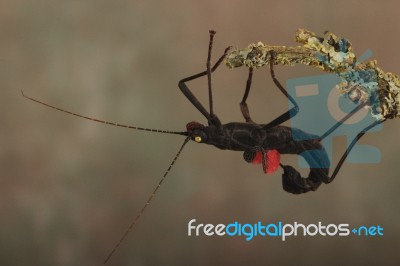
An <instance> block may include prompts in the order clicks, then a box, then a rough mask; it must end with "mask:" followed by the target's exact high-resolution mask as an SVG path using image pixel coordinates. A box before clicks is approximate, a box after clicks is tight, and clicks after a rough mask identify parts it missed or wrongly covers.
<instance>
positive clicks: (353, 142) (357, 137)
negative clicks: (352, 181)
mask: <svg viewBox="0 0 400 266" xmlns="http://www.w3.org/2000/svg"><path fill="white" fill-rule="evenodd" d="M385 121H386V120H380V121H375V122H374V123H372V124H371V125H369V126H367V127H366V128H364V129H363V130H361V131H360V133H358V134H357V136H356V137H355V138H354V139H353V141H352V142H351V143H350V145H349V147H348V148H347V150H346V151H345V152H344V154H343V155H342V158H340V160H339V162H338V164H337V165H336V168H335V170H334V171H333V174H332V177H331V178H330V179H329V183H330V182H332V181H333V179H335V177H336V175H337V174H338V172H339V170H340V168H341V167H342V164H343V163H344V160H346V158H347V155H349V153H350V151H351V149H353V147H354V145H356V143H357V141H358V140H359V139H360V138H361V137H362V136H364V134H365V133H366V132H367V131H368V130H370V129H372V128H373V127H375V126H377V125H379V124H381V123H383V122H385Z"/></svg>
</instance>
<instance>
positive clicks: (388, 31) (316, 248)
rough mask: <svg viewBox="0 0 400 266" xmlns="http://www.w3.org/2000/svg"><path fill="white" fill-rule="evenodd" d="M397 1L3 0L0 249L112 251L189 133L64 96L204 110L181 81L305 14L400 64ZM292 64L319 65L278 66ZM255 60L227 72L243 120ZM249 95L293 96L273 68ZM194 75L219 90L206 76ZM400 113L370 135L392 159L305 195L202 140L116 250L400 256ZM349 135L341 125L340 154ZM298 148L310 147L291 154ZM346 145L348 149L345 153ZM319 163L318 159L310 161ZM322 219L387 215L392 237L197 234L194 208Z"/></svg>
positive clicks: (272, 108) (153, 112) (13, 252)
mask: <svg viewBox="0 0 400 266" xmlns="http://www.w3.org/2000/svg"><path fill="white" fill-rule="evenodd" d="M399 7H400V5H399V4H398V3H397V1H384V2H382V1H381V2H379V1H372V0H368V1H332V0H330V1H240V2H239V1H197V2H194V1H189V2H188V1H175V0H171V1H164V2H163V1H158V2H154V1H123V0H116V1H98V0H96V1H24V0H23V1H6V0H2V1H0V101H1V104H0V109H1V112H0V113H1V116H0V124H1V126H0V137H1V145H0V169H1V179H0V265H99V264H101V263H102V262H103V260H104V258H105V257H106V255H107V253H108V252H109V251H110V249H111V248H112V246H113V245H114V244H115V243H116V241H117V240H118V239H119V237H120V236H121V234H122V233H123V231H124V230H125V229H126V227H127V226H128V224H129V223H130V221H131V220H132V218H133V217H134V216H135V215H136V213H137V212H138V211H139V210H140V208H141V207H142V205H143V204H144V202H145V201H146V200H147V198H148V196H149V194H150V193H151V191H152V190H153V188H154V186H155V185H156V183H157V182H158V181H159V179H160V178H161V176H162V174H163V173H164V171H165V170H166V168H167V167H168V165H169V163H170V162H171V160H172V158H173V156H174V155H175V153H176V152H177V150H178V148H179V146H180V145H181V143H182V141H183V138H182V137H180V136H170V135H157V134H152V133H147V132H138V131H132V130H127V129H122V128H116V127H110V126H107V125H102V124H98V123H94V122H90V121H85V120H83V119H79V118H76V117H72V116H68V115H66V114H63V113H61V112H57V111H55V110H51V109H48V108H45V107H43V106H41V105H38V104H35V103H33V102H31V101H28V100H26V99H24V98H23V97H22V96H21V93H20V90H21V89H23V90H24V92H25V93H26V94H28V95H30V96H32V97H35V98H38V99H42V100H43V101H46V102H49V103H52V104H54V105H57V106H59V107H62V108H65V109H68V110H71V111H75V112H78V113H81V114H85V115H90V116H93V117H97V118H102V119H107V120H111V121H116V122H120V123H126V124H132V125H138V126H143V127H151V128H160V129H169V130H184V129H185V125H186V123H187V122H189V121H193V120H197V121H200V122H205V119H204V118H203V117H202V116H201V115H200V114H199V112H198V111H197V110H196V109H195V108H193V106H191V105H190V104H189V102H188V101H187V100H186V98H185V97H184V96H183V95H182V93H181V92H180V91H179V90H178V87H177V83H178V80H180V79H181V78H183V77H186V76H189V75H192V74H195V73H197V72H199V71H202V70H204V69H205V60H206V55H207V45H208V30H209V29H214V30H216V31H217V35H216V36H215V45H214V48H215V49H214V54H213V55H214V62H215V60H216V58H217V56H219V55H221V54H222V51H223V49H224V48H225V47H226V46H229V45H233V46H238V47H244V46H247V45H248V44H249V43H250V42H255V41H260V40H261V41H264V42H266V43H268V44H276V45H296V44H295V42H294V32H295V31H296V29H297V28H299V27H304V28H308V29H310V30H312V31H314V32H316V33H319V34H322V33H323V32H324V31H325V30H330V31H332V32H334V33H336V34H338V35H340V36H344V37H347V38H349V39H350V40H351V42H352V43H353V46H354V49H355V51H356V53H357V54H360V53H363V52H364V51H366V50H367V49H368V48H370V49H371V50H372V51H373V57H374V58H376V59H378V62H379V65H380V66H381V67H382V68H383V69H384V70H386V71H392V72H395V73H396V72H397V73H399V72H400V63H399V60H398V58H400V51H399V47H400V37H399V36H400V35H399V32H400V23H399V21H398V17H399V16H398V12H399V11H398V10H399ZM276 72H277V76H278V78H279V79H280V80H281V81H282V82H284V81H285V80H287V79H289V78H296V77H302V76H307V75H317V74H319V73H320V72H319V71H318V70H315V69H310V68H307V67H304V66H298V67H293V68H290V67H281V66H278V67H276ZM246 77H247V72H246V69H235V70H229V69H227V68H226V67H225V66H222V67H221V68H220V69H219V70H218V71H217V72H216V73H215V75H214V76H213V85H214V89H215V90H214V97H215V112H216V113H217V114H218V115H219V117H220V118H221V120H222V121H223V122H230V121H242V117H241V114H240V110H239V105H238V103H239V101H240V99H241V97H242V93H243V91H244V86H245V81H246ZM253 84H254V85H253V91H252V93H251V95H250V98H249V101H248V102H249V105H250V106H251V111H252V114H253V117H254V118H255V120H256V121H258V122H268V121H271V119H273V118H275V117H276V116H277V115H279V114H281V113H282V112H284V111H286V110H287V108H288V107H287V100H286V99H285V98H284V97H283V96H282V95H281V94H280V93H279V92H278V90H277V89H276V87H275V86H274V85H273V83H272V82H271V79H270V77H269V75H268V72H267V69H265V68H264V69H261V70H258V71H256V72H255V78H254V83H253ZM190 86H191V87H192V88H193V91H195V93H196V95H198V96H199V97H200V98H201V99H202V100H203V101H206V100H207V94H206V80H205V79H201V80H198V81H195V82H192V83H191V84H190ZM399 136H400V121H397V120H393V121H389V122H387V123H386V124H385V125H384V130H383V131H380V132H376V133H371V134H369V135H367V136H366V137H365V138H363V139H362V143H368V144H371V145H374V146H376V147H377V148H379V149H380V151H381V153H382V160H381V162H380V163H378V164H371V165H366V164H361V165H357V164H345V165H344V166H343V169H342V171H341V173H340V174H339V176H338V177H337V179H336V180H335V182H333V183H332V184H330V185H322V186H321V187H320V188H319V190H318V191H317V192H315V193H308V194H305V195H299V196H295V195H291V194H288V193H286V192H284V191H283V190H282V188H281V176H280V175H281V170H279V171H278V172H277V173H275V174H272V175H267V176H265V175H264V174H263V173H262V171H261V168H260V167H256V166H254V165H251V164H247V163H245V162H244V160H243V158H242V154H241V153H237V152H230V151H221V150H217V149H216V148H213V147H211V146H206V145H196V144H195V143H193V142H191V143H189V144H188V145H187V147H186V148H185V150H184V151H183V152H182V155H181V157H180V158H179V160H178V161H177V163H176V164H175V166H174V168H173V169H172V170H171V172H170V174H169V176H168V178H167V180H166V182H164V184H163V186H162V187H161V189H160V190H159V193H158V194H157V195H156V198H155V200H154V202H153V204H152V205H151V206H150V208H149V209H148V210H147V211H146V213H145V215H144V216H143V218H142V219H141V220H140V222H139V224H138V225H137V227H136V228H135V230H134V232H132V233H131V234H130V235H129V236H128V238H127V239H126V240H125V242H124V243H123V244H122V245H121V247H120V249H119V250H118V251H117V252H116V253H115V255H114V257H113V258H112V260H111V261H110V265H240V264H242V265H266V264H268V265H293V264H296V265H312V264H315V265H317V264H318V265H339V264H340V265H362V264H365V263H366V262H368V263H370V264H375V265H377V264H380V265H395V264H396V263H398V261H399V259H400V255H399V252H398V247H399V244H400V227H399V221H400V208H399V202H400V179H399V172H400V165H399V159H398V158H399V157H398V153H399V151H400V144H399V142H398V139H399ZM344 149H345V139H343V138H337V139H335V141H334V160H336V161H337V160H338V158H339V154H341V153H342V152H343V150H344ZM283 160H284V162H285V163H291V164H294V165H295V164H296V163H297V158H296V156H284V157H283ZM336 161H335V162H336ZM304 172H305V173H306V172H307V171H304ZM193 218H195V219H197V222H198V223H213V224H218V223H225V224H227V223H230V222H234V221H239V222H242V223H247V222H248V223H255V222H257V221H262V222H265V223H267V222H278V221H283V222H287V223H293V222H295V221H298V222H301V223H304V224H310V223H318V221H321V222H323V223H325V224H329V223H336V224H338V223H349V224H350V225H354V226H360V225H380V226H382V227H384V236H383V237H354V236H350V237H303V236H300V237H292V238H289V239H288V240H287V241H285V242H282V241H281V240H280V239H279V238H272V237H270V238H266V237H257V238H255V239H254V240H252V241H250V242H246V241H245V240H244V238H243V237H233V238H232V237H205V236H202V237H188V236H187V223H188V222H189V220H191V219H193Z"/></svg>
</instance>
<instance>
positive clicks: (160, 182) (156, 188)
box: [104, 136, 190, 264]
mask: <svg viewBox="0 0 400 266" xmlns="http://www.w3.org/2000/svg"><path fill="white" fill-rule="evenodd" d="M189 140H190V136H188V137H187V138H186V139H185V141H184V142H183V144H182V146H181V147H180V149H179V150H178V152H177V153H176V155H175V157H174V159H173V160H172V162H171V164H170V165H169V167H168V169H167V170H166V171H165V173H164V175H163V177H162V178H161V179H160V181H159V182H158V184H157V186H156V187H155V189H154V190H153V193H151V195H150V197H149V198H148V199H147V201H146V203H145V204H144V205H143V207H142V209H141V210H140V212H139V213H138V214H137V215H136V217H135V218H134V219H133V221H132V223H131V224H130V225H129V227H128V229H126V231H125V232H124V234H123V235H122V237H121V238H120V240H119V241H118V243H117V244H116V245H115V246H114V248H113V249H112V250H111V252H110V253H109V255H108V256H107V258H106V260H105V261H104V264H106V263H107V262H108V261H109V260H110V258H111V257H112V255H113V254H114V252H115V251H116V250H117V249H118V247H119V246H120V245H121V243H122V242H123V241H124V239H125V238H126V236H127V235H128V234H129V232H130V231H131V230H132V229H133V227H134V226H135V225H136V223H137V222H138V221H139V219H140V217H141V216H142V214H143V213H144V211H145V210H146V208H147V206H149V205H150V203H151V201H152V200H153V198H154V196H155V194H156V193H157V191H158V189H159V188H160V186H161V184H162V183H163V182H164V180H165V178H166V177H167V175H168V173H169V171H170V170H171V168H172V166H173V165H174V164H175V162H176V160H177V159H178V157H179V155H180V154H181V152H182V150H183V148H184V147H185V145H186V144H187V143H188V141H189Z"/></svg>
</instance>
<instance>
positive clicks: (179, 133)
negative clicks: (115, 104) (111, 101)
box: [21, 90, 188, 136]
mask: <svg viewBox="0 0 400 266" xmlns="http://www.w3.org/2000/svg"><path fill="white" fill-rule="evenodd" d="M21 93H22V96H24V97H25V98H27V99H29V100H31V101H34V102H37V103H40V104H42V105H44V106H47V107H50V108H53V109H56V110H58V111H61V112H64V113H67V114H70V115H74V116H77V117H80V118H84V119H87V120H91V121H95V122H99V123H103V124H107V125H111V126H117V127H124V128H130V129H136V130H143V131H150V132H157V133H164V134H175V135H183V136H187V135H188V133H187V132H185V131H168V130H160V129H152V128H144V127H135V126H129V125H124V124H119V123H114V122H109V121H105V120H100V119H96V118H92V117H88V116H84V115H80V114H77V113H73V112H70V111H67V110H64V109H61V108H58V107H55V106H52V105H50V104H48V103H45V102H41V101H39V100H36V99H34V98H31V97H29V96H27V95H25V94H24V92H23V91H22V90H21Z"/></svg>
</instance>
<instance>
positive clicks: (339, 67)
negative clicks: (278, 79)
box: [225, 29, 400, 120]
mask: <svg viewBox="0 0 400 266" xmlns="http://www.w3.org/2000/svg"><path fill="white" fill-rule="evenodd" d="M296 41H297V42H298V43H301V44H303V45H302V46H289V47H287V46H271V45H266V44H264V43H262V42H258V43H252V44H250V45H249V46H248V47H247V48H245V49H233V50H231V51H230V52H229V54H228V56H227V57H226V59H225V63H226V65H227V66H228V67H230V68H236V67H240V66H246V67H251V68H259V67H262V66H264V65H269V63H270V60H271V51H273V52H274V62H273V63H274V64H281V65H288V66H294V65H295V64H302V65H306V66H311V67H315V68H319V69H321V70H323V71H325V72H333V73H336V74H338V75H339V77H340V78H341V80H342V81H341V83H340V84H338V86H337V87H338V90H339V91H340V92H341V93H342V94H343V95H344V96H346V97H348V98H349V99H351V100H352V101H355V102H358V101H361V102H363V103H366V104H367V106H368V107H369V108H370V110H371V115H372V116H373V117H374V118H376V119H377V120H385V119H388V118H389V119H391V118H394V117H400V104H399V101H400V80H399V77H398V76H397V75H394V74H392V73H389V72H384V71H383V70H382V69H380V68H379V67H378V66H377V61H376V60H372V61H369V62H367V63H359V62H357V60H356V56H355V54H354V52H353V49H352V45H351V43H350V41H348V40H347V39H345V38H341V37H338V36H336V35H334V34H333V33H331V32H325V34H324V37H320V36H317V35H316V34H315V33H313V32H311V31H309V30H306V29H299V30H297V32H296Z"/></svg>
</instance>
